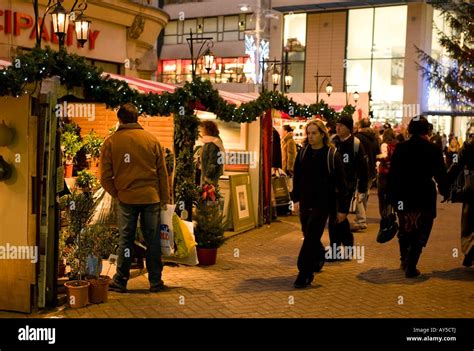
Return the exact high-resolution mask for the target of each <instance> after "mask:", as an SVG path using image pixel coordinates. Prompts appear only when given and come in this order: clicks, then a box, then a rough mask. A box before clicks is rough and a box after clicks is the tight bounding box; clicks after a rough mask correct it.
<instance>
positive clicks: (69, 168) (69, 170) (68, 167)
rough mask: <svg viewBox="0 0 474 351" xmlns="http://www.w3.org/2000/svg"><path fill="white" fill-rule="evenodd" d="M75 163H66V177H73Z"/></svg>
mask: <svg viewBox="0 0 474 351" xmlns="http://www.w3.org/2000/svg"><path fill="white" fill-rule="evenodd" d="M73 167H74V165H73V164H72V163H71V164H69V163H65V164H64V178H71V177H72V170H73Z"/></svg>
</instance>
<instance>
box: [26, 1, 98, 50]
mask: <svg viewBox="0 0 474 351" xmlns="http://www.w3.org/2000/svg"><path fill="white" fill-rule="evenodd" d="M52 2H53V1H52V0H49V1H48V4H47V6H46V10H45V12H44V15H43V18H42V19H41V26H39V25H38V24H39V10H38V0H33V8H34V11H35V27H36V47H38V48H39V47H41V39H42V38H43V29H44V21H45V18H46V15H47V14H48V13H50V11H51V10H52V11H51V18H52V21H53V31H54V34H56V35H57V37H58V39H59V47H60V48H62V47H63V46H64V38H65V37H66V34H67V32H68V28H69V21H70V20H71V21H73V22H74V29H75V32H76V38H77V41H78V43H79V44H80V45H81V47H84V44H85V43H86V42H87V39H88V38H89V31H90V23H91V21H90V20H89V19H87V17H86V16H84V10H85V9H86V8H87V0H81V3H80V4H79V5H78V6H77V10H76V5H77V3H78V2H79V0H75V1H74V4H73V5H72V8H71V10H70V11H69V13H68V12H67V11H66V9H65V8H64V7H63V5H62V4H61V3H62V2H64V0H56V1H55V2H54V3H53V4H51V3H52ZM76 11H78V12H79V11H80V13H79V15H77V16H76Z"/></svg>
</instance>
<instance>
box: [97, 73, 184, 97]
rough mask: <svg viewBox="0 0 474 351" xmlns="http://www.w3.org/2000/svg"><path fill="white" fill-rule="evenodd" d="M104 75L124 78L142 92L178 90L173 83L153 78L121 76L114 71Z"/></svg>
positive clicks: (159, 92)
mask: <svg viewBox="0 0 474 351" xmlns="http://www.w3.org/2000/svg"><path fill="white" fill-rule="evenodd" d="M102 76H103V77H106V76H110V78H112V79H118V80H123V81H125V82H127V83H128V85H129V86H130V88H132V89H135V90H138V91H139V92H141V93H145V94H148V93H155V94H162V93H163V92H165V91H166V92H169V93H172V92H174V91H175V90H176V88H177V86H176V85H172V84H166V83H160V82H155V81H152V80H146V79H140V78H135V77H127V76H121V75H119V74H113V73H103V74H102Z"/></svg>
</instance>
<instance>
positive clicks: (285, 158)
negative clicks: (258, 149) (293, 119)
mask: <svg viewBox="0 0 474 351" xmlns="http://www.w3.org/2000/svg"><path fill="white" fill-rule="evenodd" d="M282 136H283V139H281V161H282V168H283V172H285V173H286V174H287V175H288V176H290V177H292V176H293V172H294V167H295V158H296V143H295V140H294V139H293V128H291V127H290V126H289V125H285V126H283V132H282Z"/></svg>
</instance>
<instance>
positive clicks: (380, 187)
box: [377, 174, 388, 217]
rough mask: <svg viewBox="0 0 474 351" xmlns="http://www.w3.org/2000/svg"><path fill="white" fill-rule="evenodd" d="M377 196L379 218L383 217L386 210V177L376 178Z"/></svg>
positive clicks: (380, 175) (383, 175) (381, 175)
mask: <svg viewBox="0 0 474 351" xmlns="http://www.w3.org/2000/svg"><path fill="white" fill-rule="evenodd" d="M377 195H378V197H379V213H380V217H384V216H385V213H386V209H387V205H388V204H387V175H386V174H379V175H378V176H377Z"/></svg>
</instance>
